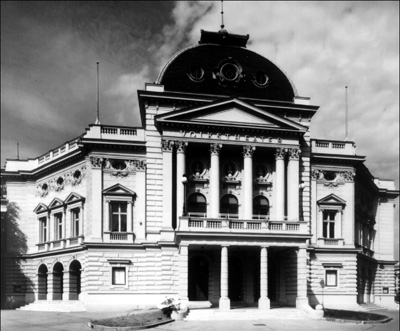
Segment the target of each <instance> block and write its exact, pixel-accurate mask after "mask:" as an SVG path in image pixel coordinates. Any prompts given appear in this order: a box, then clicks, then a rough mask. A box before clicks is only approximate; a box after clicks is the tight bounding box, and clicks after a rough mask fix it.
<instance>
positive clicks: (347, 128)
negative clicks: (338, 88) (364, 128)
mask: <svg viewBox="0 0 400 331" xmlns="http://www.w3.org/2000/svg"><path fill="white" fill-rule="evenodd" d="M347 88H348V86H347V85H346V86H345V94H346V119H345V125H346V128H345V130H346V132H345V136H346V138H345V140H346V141H348V140H349V105H348V98H347Z"/></svg>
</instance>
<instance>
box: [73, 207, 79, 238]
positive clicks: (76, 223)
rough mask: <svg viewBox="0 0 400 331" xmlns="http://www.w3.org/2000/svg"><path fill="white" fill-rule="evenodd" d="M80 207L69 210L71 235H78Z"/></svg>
mask: <svg viewBox="0 0 400 331" xmlns="http://www.w3.org/2000/svg"><path fill="white" fill-rule="evenodd" d="M80 214H81V210H80V208H76V209H73V210H71V220H72V237H78V236H79V222H80Z"/></svg>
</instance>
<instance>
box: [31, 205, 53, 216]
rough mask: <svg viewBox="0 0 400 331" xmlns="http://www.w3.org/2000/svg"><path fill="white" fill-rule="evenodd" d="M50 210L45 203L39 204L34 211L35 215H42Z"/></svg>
mask: <svg viewBox="0 0 400 331" xmlns="http://www.w3.org/2000/svg"><path fill="white" fill-rule="evenodd" d="M48 210H49V207H47V206H46V205H45V204H44V203H39V204H38V205H37V206H36V208H35V209H34V210H33V212H34V213H36V214H40V213H44V212H46V211H48Z"/></svg>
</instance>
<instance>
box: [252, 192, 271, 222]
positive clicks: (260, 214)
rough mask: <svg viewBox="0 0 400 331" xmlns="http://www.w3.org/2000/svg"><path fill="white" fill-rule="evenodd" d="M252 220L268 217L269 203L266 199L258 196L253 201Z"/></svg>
mask: <svg viewBox="0 0 400 331" xmlns="http://www.w3.org/2000/svg"><path fill="white" fill-rule="evenodd" d="M253 215H254V218H257V219H260V218H267V217H268V215H269V201H268V199H267V198H266V197H264V196H262V195H259V196H256V197H255V198H254V199H253Z"/></svg>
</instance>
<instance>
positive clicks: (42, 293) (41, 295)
mask: <svg viewBox="0 0 400 331" xmlns="http://www.w3.org/2000/svg"><path fill="white" fill-rule="evenodd" d="M47 272H48V269H47V267H46V265H44V264H41V265H40V267H39V269H38V300H47Z"/></svg>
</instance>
